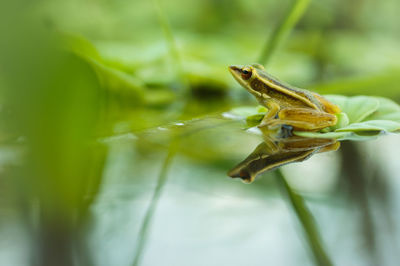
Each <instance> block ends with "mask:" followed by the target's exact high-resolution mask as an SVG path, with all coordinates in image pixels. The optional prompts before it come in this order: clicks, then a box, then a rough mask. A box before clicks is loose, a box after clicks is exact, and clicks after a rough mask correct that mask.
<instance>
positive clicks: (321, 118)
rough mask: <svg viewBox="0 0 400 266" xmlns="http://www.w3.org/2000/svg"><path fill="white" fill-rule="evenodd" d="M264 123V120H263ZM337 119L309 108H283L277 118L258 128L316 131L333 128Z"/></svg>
mask: <svg viewBox="0 0 400 266" xmlns="http://www.w3.org/2000/svg"><path fill="white" fill-rule="evenodd" d="M263 122H264V120H263ZM336 122H337V118H336V116H335V115H333V114H329V113H326V112H321V111H319V110H314V109H309V108H284V109H282V110H280V111H279V112H278V118H276V119H270V120H268V121H265V123H264V124H260V126H259V127H260V128H263V127H267V128H269V129H274V128H278V127H281V126H283V125H289V126H292V127H293V129H294V130H300V131H318V130H321V129H323V128H326V127H330V126H334V125H335V124H336Z"/></svg>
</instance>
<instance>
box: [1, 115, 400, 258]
mask: <svg viewBox="0 0 400 266" xmlns="http://www.w3.org/2000/svg"><path fill="white" fill-rule="evenodd" d="M177 132H180V133H179V134H178V133H177ZM227 132H230V133H229V134H227ZM177 136H178V137H177ZM171 140H173V141H171ZM98 142H99V143H101V145H105V146H107V147H108V148H107V153H106V155H105V158H104V159H105V162H104V168H103V172H102V174H101V183H100V185H99V189H98V193H97V194H93V195H85V197H93V202H92V204H91V205H90V206H89V210H88V217H89V219H88V220H87V222H86V223H85V230H84V231H80V233H79V234H80V235H81V236H84V246H86V247H87V249H85V250H87V253H86V255H85V256H86V257H89V258H90V264H93V265H121V266H123V265H135V264H136V265H161V264H162V265H199V266H200V265H228V264H229V265H244V264H246V265H299V264H301V265H314V264H315V257H314V255H313V252H312V248H311V246H312V244H310V239H309V237H310V235H309V233H310V232H308V233H307V228H305V225H304V223H303V222H302V221H301V219H299V213H298V212H297V211H296V210H295V208H294V205H293V204H291V203H290V201H289V200H288V197H287V195H286V193H285V192H284V191H283V190H282V186H280V183H279V181H278V178H279V176H277V175H276V170H273V171H268V172H265V173H263V174H260V175H259V176H258V177H257V178H256V179H255V181H254V182H253V183H251V184H245V183H243V182H241V181H240V180H239V179H232V178H230V177H228V175H227V172H228V170H229V169H231V168H232V167H233V166H235V164H237V163H239V162H240V161H241V160H243V159H244V158H246V157H247V156H248V155H249V154H250V153H251V152H252V151H253V150H254V149H255V148H256V147H257V145H259V143H260V136H257V135H252V134H248V133H246V132H245V131H243V130H242V129H240V128H238V127H237V124H236V122H234V123H232V122H231V121H227V120H221V119H216V118H214V117H209V118H207V119H199V120H193V121H191V122H189V123H188V124H183V123H178V124H173V125H170V126H166V127H161V128H154V129H151V130H145V131H142V132H140V133H137V134H132V133H126V134H119V135H115V136H112V137H105V138H102V139H99V140H98ZM171 143H172V144H171ZM399 145H400V140H399V138H398V137H397V136H396V135H388V136H383V137H380V138H378V139H376V140H372V141H368V142H347V141H345V142H342V143H341V146H342V147H341V148H340V149H339V150H338V151H331V152H325V153H319V154H315V155H314V156H312V157H310V158H309V159H308V160H307V161H304V162H302V163H293V164H290V165H286V166H283V167H282V168H281V171H282V173H283V174H284V176H285V179H286V180H287V182H288V184H289V186H290V188H291V189H292V190H293V191H294V193H296V195H299V196H301V197H302V198H303V199H304V200H305V202H304V203H305V206H306V207H307V208H308V210H309V213H308V214H309V215H310V216H309V218H310V219H312V220H313V223H312V225H313V226H314V228H313V230H314V232H316V233H317V234H318V235H317V238H316V239H317V240H318V241H319V242H320V243H319V245H320V246H321V248H322V249H323V253H325V254H326V256H327V257H328V259H329V261H331V263H332V264H334V265H378V264H379V265H396V261H397V254H396V250H398V249H397V247H398V246H399V244H400V243H399V242H398V239H400V235H399V233H400V232H399V227H398V225H397V223H396V221H397V220H398V219H399V217H398V213H399V208H400V206H399V202H400V198H399V196H398V195H399V191H400V181H399V174H398V173H399V167H400V166H399V165H398V162H397V159H396V158H397V156H396V155H397V148H396V147H399ZM11 154H12V153H8V155H7V150H6V149H3V150H2V156H3V159H4V160H5V158H6V157H7V156H8V158H9V159H10V160H11V159H12V157H11ZM355 156H356V157H355ZM32 200H33V201H32V204H33V209H32V208H31V210H30V213H29V214H28V217H30V218H29V219H33V220H32V221H36V223H39V224H40V222H39V221H38V219H39V218H38V217H37V215H39V214H40V207H39V205H37V206H36V205H35V204H37V203H35V200H34V199H32ZM35 206H36V207H35ZM31 207H32V206H31ZM13 213H14V212H13V210H12V209H10V212H9V213H8V215H5V216H3V218H2V220H3V224H2V229H1V232H2V233H1V235H2V236H3V237H2V238H1V240H0V245H1V246H2V251H3V252H2V253H0V259H1V261H3V262H6V264H5V265H26V264H25V263H26V262H27V261H29V260H30V258H31V256H32V253H31V252H32V250H31V244H30V243H32V242H31V241H34V240H29V239H30V237H29V233H28V232H29V230H30V229H29V227H28V228H27V226H26V223H25V222H24V221H23V220H21V214H19V215H17V214H18V213H14V214H13ZM32 215H33V216H32ZM22 216H23V217H24V216H25V217H26V214H25V215H22ZM35 217H36V218H35ZM74 233H77V232H74ZM314 240H315V239H314ZM56 243H58V244H61V243H62V239H61V240H60V239H58V240H57V241H56ZM32 244H33V243H32ZM138 252H140V254H141V255H140V256H139V257H138V256H137V255H138ZM78 258H79V260H82V257H81V256H79V255H78ZM381 263H384V264H381Z"/></svg>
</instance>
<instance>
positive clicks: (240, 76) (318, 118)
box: [229, 64, 341, 136]
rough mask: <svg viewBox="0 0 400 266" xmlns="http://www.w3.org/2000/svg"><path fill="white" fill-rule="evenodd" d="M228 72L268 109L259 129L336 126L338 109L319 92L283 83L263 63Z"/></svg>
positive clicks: (314, 129) (309, 128) (291, 129)
mask: <svg viewBox="0 0 400 266" xmlns="http://www.w3.org/2000/svg"><path fill="white" fill-rule="evenodd" d="M229 71H230V72H231V74H232V75H233V77H234V78H235V79H236V81H237V82H238V83H239V84H240V85H242V86H243V87H244V88H245V89H246V90H247V91H248V92H250V93H251V94H252V95H254V97H255V98H256V99H257V100H258V102H259V103H260V104H261V105H262V106H264V107H266V108H267V112H266V114H265V116H264V117H263V119H262V120H261V122H260V124H259V125H258V127H259V128H260V129H263V128H264V129H265V128H266V129H268V130H276V129H278V128H279V129H285V130H286V131H290V133H289V136H291V135H292V132H293V131H294V130H296V131H313V132H316V131H321V130H323V129H325V128H327V127H332V126H334V125H336V123H337V114H339V113H340V112H341V110H340V108H339V106H337V105H335V104H334V103H331V102H330V101H328V100H327V99H326V98H324V97H323V96H321V95H319V94H318V93H315V92H311V91H308V90H306V89H301V88H297V87H294V86H292V85H289V84H287V83H284V82H282V81H280V80H278V79H277V78H275V77H274V76H272V75H271V74H269V73H267V72H266V71H265V69H264V67H263V66H262V65H260V64H250V65H231V66H229Z"/></svg>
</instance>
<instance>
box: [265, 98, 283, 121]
mask: <svg viewBox="0 0 400 266" xmlns="http://www.w3.org/2000/svg"><path fill="white" fill-rule="evenodd" d="M260 103H261V104H262V105H263V106H265V107H267V108H268V112H267V113H266V114H265V116H264V118H263V119H262V121H261V123H260V126H262V125H266V124H268V123H269V122H270V121H271V120H273V119H274V118H276V116H277V115H278V113H279V110H280V108H281V107H280V105H279V104H278V103H276V102H275V101H274V100H272V99H264V100H263V101H262V102H260Z"/></svg>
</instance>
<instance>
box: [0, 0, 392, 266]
mask: <svg viewBox="0 0 400 266" xmlns="http://www.w3.org/2000/svg"><path fill="white" fill-rule="evenodd" d="M399 11H400V3H399V1H398V0H383V1H379V2H377V1H373V0H354V1H345V0H336V1H333V0H320V1H315V0H314V1H313V0H310V1H309V0H279V1H278V0H269V1H262V0H248V1H244V0H230V1H228V0H203V1H195V0H168V1H165V0H154V1H138V0H132V1H122V0H114V1H109V0H84V1H82V0H81V1H78V0H68V1H59V0H51V1H50V0H48V1H46V0H41V1H24V0H14V1H5V0H2V1H1V2H0V34H1V38H0V124H1V127H0V141H1V142H0V143H1V144H0V265H15V266H19V265H84V266H86V265H87V266H91V265H102V266H108V265H118V266H125V265H127V266H128V265H132V266H137V265H143V266H144V265H148V266H150V265H151V266H153V265H171V266H172V265H173V266H178V265H199V266H204V265H207V266H208V265H230V266H233V265H283V266H286V265H288V266H291V265H363V266H364V265H398V261H399V259H400V258H399V253H398V250H400V226H399V224H398V221H399V219H400V216H399V213H400V212H399V211H400V196H399V193H400V179H399V177H400V176H399V172H400V167H399V164H398V161H397V160H398V149H399V147H400V139H399V138H398V136H396V135H388V136H383V137H380V138H378V139H376V140H373V141H368V142H348V141H346V142H343V143H342V147H341V149H340V150H339V151H337V152H329V153H324V154H318V155H315V156H314V157H312V158H311V159H310V160H308V161H306V162H304V163H301V164H300V163H299V164H292V165H288V166H285V167H283V168H282V172H276V171H275V172H269V173H265V174H263V175H262V176H260V177H259V178H258V179H257V180H256V181H255V182H254V183H253V184H250V185H246V184H243V183H242V182H240V181H239V180H236V179H230V178H229V177H228V176H227V174H226V173H227V171H228V170H229V169H231V168H232V167H233V166H234V165H236V164H237V163H239V162H240V161H241V160H243V159H244V158H245V157H246V156H247V155H248V154H249V153H250V152H251V151H252V150H253V149H254V148H255V147H256V146H257V145H258V144H259V143H260V142H261V141H262V140H261V138H260V137H259V136H256V135H251V134H248V133H246V132H245V131H243V128H244V127H245V125H244V124H243V121H235V120H229V119H226V116H224V114H226V112H228V111H229V110H231V109H232V108H234V107H241V106H255V105H256V101H255V99H253V98H252V97H251V95H249V94H248V93H247V92H246V91H245V90H244V89H243V88H241V87H240V86H239V84H237V83H236V82H235V81H234V80H233V78H232V77H231V76H230V74H229V72H228V71H227V66H229V65H231V64H248V63H255V62H258V63H261V64H264V65H266V69H267V71H268V72H270V73H272V74H273V75H275V76H278V77H279V78H280V79H282V80H285V81H287V82H289V83H291V84H294V85H296V86H298V87H302V88H307V89H310V90H314V91H317V92H319V93H321V94H342V95H378V96H384V97H388V98H390V99H392V100H394V101H396V102H398V103H399V102H400V90H399V84H400V49H399V47H400V46H399V45H400V18H399V16H398V13H399ZM282 174H283V175H284V176H285V179H282V177H283V176H282ZM282 180H286V181H284V182H283V183H282ZM286 182H287V183H286Z"/></svg>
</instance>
